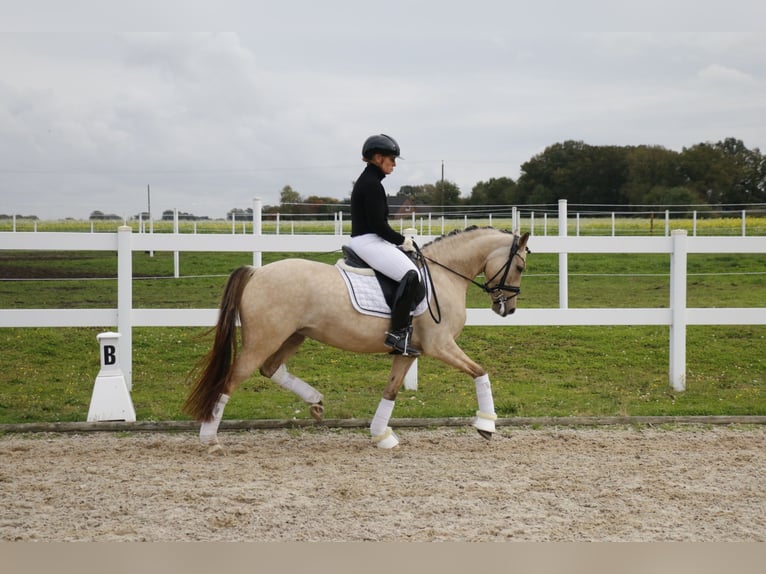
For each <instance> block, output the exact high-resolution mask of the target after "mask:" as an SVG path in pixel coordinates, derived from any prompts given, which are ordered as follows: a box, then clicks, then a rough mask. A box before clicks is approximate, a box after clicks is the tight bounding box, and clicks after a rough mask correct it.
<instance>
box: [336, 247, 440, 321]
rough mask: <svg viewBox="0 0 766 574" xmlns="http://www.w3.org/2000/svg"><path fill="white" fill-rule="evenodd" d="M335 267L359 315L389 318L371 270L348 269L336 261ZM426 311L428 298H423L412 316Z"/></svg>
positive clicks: (389, 312)
mask: <svg viewBox="0 0 766 574" xmlns="http://www.w3.org/2000/svg"><path fill="white" fill-rule="evenodd" d="M335 267H336V268H337V269H338V271H339V272H340V275H341V277H343V280H344V281H345V282H346V287H348V296H349V297H350V298H351V304H352V305H353V306H354V309H356V310H357V311H358V312H359V313H362V314H363V315H372V316H373V317H383V318H386V319H387V318H389V317H391V307H389V306H388V303H386V299H385V297H383V289H381V288H380V283H378V278H377V277H376V276H375V272H374V271H372V269H357V268H356V267H349V266H348V265H346V263H345V262H344V261H343V259H338V262H337V263H336V264H335ZM427 284H428V285H427V287H428V294H429V295H430V281H428V282H427ZM426 309H428V297H425V298H424V299H423V300H422V301H421V302H420V303H419V304H418V306H417V307H415V310H414V311H413V313H412V314H413V315H414V316H415V317H417V316H418V315H422V314H423V313H425V311H426Z"/></svg>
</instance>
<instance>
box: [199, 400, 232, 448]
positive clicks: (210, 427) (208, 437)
mask: <svg viewBox="0 0 766 574" xmlns="http://www.w3.org/2000/svg"><path fill="white" fill-rule="evenodd" d="M228 402H229V395H225V394H223V393H221V396H220V397H218V402H216V403H215V407H214V408H213V418H212V420H210V421H209V422H204V423H202V425H201V426H200V427H199V440H200V442H201V443H202V444H216V443H217V442H218V426H219V425H220V424H221V419H222V418H223V409H224V408H226V403H228Z"/></svg>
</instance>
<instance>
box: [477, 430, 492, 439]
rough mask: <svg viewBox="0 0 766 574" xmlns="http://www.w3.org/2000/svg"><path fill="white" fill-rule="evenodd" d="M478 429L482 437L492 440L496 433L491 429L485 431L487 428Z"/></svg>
mask: <svg viewBox="0 0 766 574" xmlns="http://www.w3.org/2000/svg"><path fill="white" fill-rule="evenodd" d="M476 431H477V432H478V433H479V435H480V436H481V438H483V439H486V440H491V439H492V435H493V434H494V433H491V432H489V431H485V430H481V429H476Z"/></svg>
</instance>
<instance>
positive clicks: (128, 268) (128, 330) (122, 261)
mask: <svg viewBox="0 0 766 574" xmlns="http://www.w3.org/2000/svg"><path fill="white" fill-rule="evenodd" d="M132 231H133V230H132V229H131V228H130V226H128V225H121V226H120V227H119V228H118V229H117V332H118V333H119V334H120V339H121V342H120V347H121V349H122V359H123V360H122V364H123V373H124V374H125V383H126V384H127V386H128V391H132V390H133V245H132V243H133V238H132V236H131V233H132Z"/></svg>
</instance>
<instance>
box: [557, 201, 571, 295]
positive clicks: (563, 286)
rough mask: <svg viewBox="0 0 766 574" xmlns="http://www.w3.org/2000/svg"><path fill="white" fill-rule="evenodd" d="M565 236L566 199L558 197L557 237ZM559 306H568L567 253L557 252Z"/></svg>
mask: <svg viewBox="0 0 766 574" xmlns="http://www.w3.org/2000/svg"><path fill="white" fill-rule="evenodd" d="M566 236H567V200H566V199H559V237H566ZM559 308H561V309H568V308H569V254H568V253H566V252H564V253H559Z"/></svg>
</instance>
